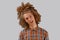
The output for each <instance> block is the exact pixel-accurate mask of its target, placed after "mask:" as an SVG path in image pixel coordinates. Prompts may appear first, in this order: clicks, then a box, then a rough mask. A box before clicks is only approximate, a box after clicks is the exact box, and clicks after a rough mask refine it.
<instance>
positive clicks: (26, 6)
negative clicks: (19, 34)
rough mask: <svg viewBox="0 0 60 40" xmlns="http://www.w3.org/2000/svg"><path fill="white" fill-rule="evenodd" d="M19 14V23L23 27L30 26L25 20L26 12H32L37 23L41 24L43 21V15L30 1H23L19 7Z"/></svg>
mask: <svg viewBox="0 0 60 40" xmlns="http://www.w3.org/2000/svg"><path fill="white" fill-rule="evenodd" d="M17 12H18V13H17V15H18V19H19V25H21V26H22V27H23V28H29V25H28V23H27V22H26V21H25V20H24V18H23V15H24V14H25V12H31V13H32V14H33V16H34V18H35V20H36V23H37V24H39V22H41V15H40V14H39V13H38V12H37V10H36V9H35V8H34V7H33V5H31V4H30V3H29V2H28V3H26V4H24V3H23V2H22V5H21V6H19V7H17Z"/></svg>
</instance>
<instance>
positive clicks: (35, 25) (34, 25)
mask: <svg viewBox="0 0 60 40" xmlns="http://www.w3.org/2000/svg"><path fill="white" fill-rule="evenodd" d="M37 26H38V25H37V24H33V25H30V26H29V27H30V28H31V29H35V28H36V27H37Z"/></svg>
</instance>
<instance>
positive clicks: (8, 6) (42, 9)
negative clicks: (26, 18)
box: [0, 0, 60, 40]
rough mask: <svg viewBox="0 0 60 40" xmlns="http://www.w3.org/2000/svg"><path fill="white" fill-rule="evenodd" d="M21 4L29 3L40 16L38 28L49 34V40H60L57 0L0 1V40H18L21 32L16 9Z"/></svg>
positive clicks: (59, 10)
mask: <svg viewBox="0 0 60 40" xmlns="http://www.w3.org/2000/svg"><path fill="white" fill-rule="evenodd" d="M21 2H24V3H26V2H30V3H31V4H33V5H34V7H35V8H36V9H37V10H38V12H39V13H40V14H41V15H42V21H41V23H40V24H39V26H40V27H43V28H44V29H46V30H47V31H48V33H49V40H59V39H60V35H59V34H60V31H59V30H60V27H59V26H60V25H59V23H60V18H59V17H60V15H59V13H60V5H59V0H0V40H18V37H19V32H20V31H21V30H23V29H22V28H21V26H20V25H19V24H18V20H17V11H16V8H17V7H18V6H19V5H21V4H20V3H21Z"/></svg>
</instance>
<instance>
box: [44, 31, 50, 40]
mask: <svg viewBox="0 0 60 40" xmlns="http://www.w3.org/2000/svg"><path fill="white" fill-rule="evenodd" d="M45 40H49V36H48V32H47V31H46V32H45Z"/></svg>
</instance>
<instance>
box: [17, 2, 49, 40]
mask: <svg viewBox="0 0 60 40" xmlns="http://www.w3.org/2000/svg"><path fill="white" fill-rule="evenodd" d="M17 12H18V19H19V24H20V25H21V26H22V27H23V28H24V30H23V31H21V32H20V35H19V40H49V38H48V32H47V31H46V30H45V29H43V28H41V27H39V26H38V24H39V22H41V15H40V14H39V13H38V12H37V10H36V9H35V8H34V7H33V5H31V4H30V3H26V4H24V3H22V5H21V6H19V7H17Z"/></svg>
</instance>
